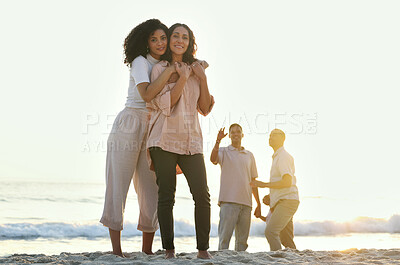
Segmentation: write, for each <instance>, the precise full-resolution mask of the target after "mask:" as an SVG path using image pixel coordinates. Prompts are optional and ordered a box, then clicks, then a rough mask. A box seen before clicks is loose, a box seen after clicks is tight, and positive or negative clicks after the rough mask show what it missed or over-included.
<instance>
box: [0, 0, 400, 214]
mask: <svg viewBox="0 0 400 265" xmlns="http://www.w3.org/2000/svg"><path fill="white" fill-rule="evenodd" d="M150 3H151V5H150ZM399 13H400V2H398V1H378V0H376V1H364V0H363V1H348V0H346V1H261V0H260V1H244V2H243V1H240V2H239V1H238V2H232V1H197V2H191V1H150V2H149V1H55V0H51V1H50V0H49V1H41V0H37V1H27V0H21V1H18V0H16V1H4V0H0V29H1V31H0V32H1V44H0V47H1V49H0V55H1V57H0V58H1V59H0V70H1V73H2V74H1V78H0V87H1V95H2V96H1V98H0V111H1V117H2V118H1V125H2V132H1V138H0V139H1V142H0V144H1V152H0V180H29V179H40V180H45V181H54V182H69V181H75V182H76V181H82V182H100V183H102V182H104V168H105V148H106V141H107V137H108V133H109V131H110V129H111V126H112V123H113V120H114V118H115V115H116V114H117V113H118V112H119V111H120V110H122V109H123V107H124V104H125V100H126V96H127V88H128V80H129V79H128V78H129V69H128V68H127V67H126V66H125V65H124V64H123V49H122V43H123V40H124V38H125V37H126V35H127V34H128V33H129V31H130V30H131V29H132V28H133V27H134V26H136V25H137V24H139V23H141V22H142V21H144V20H146V19H149V18H159V19H160V20H161V21H162V22H164V23H165V24H166V25H167V26H171V25H172V24H173V23H175V22H182V23H186V24H187V25H189V26H190V27H191V28H192V30H193V32H194V34H195V37H196V42H197V44H198V53H197V57H198V58H201V59H205V60H207V62H208V63H209V64H210V67H209V69H207V70H206V73H207V76H208V83H209V88H210V91H211V93H212V94H213V95H214V97H215V101H216V104H215V107H214V109H213V112H212V113H211V114H210V115H209V116H207V117H206V118H204V119H202V124H203V134H204V141H205V144H204V146H205V150H204V153H205V158H206V164H207V170H208V178H209V185H210V188H211V191H216V192H218V185H219V167H217V166H213V165H212V164H211V163H210V162H208V159H209V154H210V152H211V148H212V145H213V143H214V141H215V138H216V134H217V131H218V129H219V128H220V127H223V126H226V127H229V124H230V123H233V122H239V123H240V124H242V125H243V127H244V130H245V138H244V140H243V145H244V146H245V147H246V148H247V149H249V150H250V151H252V152H253V153H254V155H255V157H256V162H257V166H258V171H259V175H260V180H265V181H266V180H267V179H268V178H269V168H270V165H271V156H272V153H273V152H272V149H271V148H270V147H268V132H269V131H271V129H273V128H275V127H279V128H282V129H283V130H285V131H286V133H287V141H286V149H287V150H288V151H289V152H290V153H291V154H292V155H293V157H294V159H295V165H296V175H297V178H298V185H299V189H300V195H301V196H302V197H303V198H305V199H304V200H306V198H307V196H323V197H325V198H340V199H342V202H341V203H340V204H338V206H337V208H327V209H325V210H326V211H327V212H332V211H341V212H342V213H343V214H346V213H348V214H349V215H351V213H354V211H355V210H357V211H356V212H357V215H368V216H377V217H389V216H390V215H391V214H394V213H400V207H399V206H398V201H399V200H400V195H398V194H399V192H398V189H399V187H400V174H399V172H398V170H397V167H398V166H396V165H397V163H398V159H399V158H400V157H399V155H398V153H399V150H400V139H399V135H400V125H399V117H398V115H399V114H400V107H399V103H398V98H399V93H398V91H397V90H399V88H400V79H399V71H400V63H399V62H400V49H399V48H398V47H400V35H399V25H400V16H399V15H398V14H399ZM227 144H229V139H226V140H224V141H223V143H222V145H227ZM335 204H336V203H332V205H335ZM322 208H323V207H321V209H322Z"/></svg>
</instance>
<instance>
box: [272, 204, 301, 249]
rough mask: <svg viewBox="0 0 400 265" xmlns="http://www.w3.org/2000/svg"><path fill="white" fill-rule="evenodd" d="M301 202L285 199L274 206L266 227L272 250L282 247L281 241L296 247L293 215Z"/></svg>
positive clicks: (289, 246) (285, 244)
mask: <svg viewBox="0 0 400 265" xmlns="http://www.w3.org/2000/svg"><path fill="white" fill-rule="evenodd" d="M299 203H300V202H299V201H298V200H286V199H284V200H280V201H278V203H277V204H276V205H275V206H274V211H273V212H272V214H271V218H270V219H269V221H268V223H267V226H266V228H265V237H266V238H267V240H268V243H269V246H270V249H271V251H275V250H279V249H282V246H281V243H282V244H283V245H284V246H285V247H288V248H293V249H296V245H295V243H294V241H293V236H294V235H293V215H294V214H295V213H296V211H297V208H298V207H299ZM281 240H282V241H281Z"/></svg>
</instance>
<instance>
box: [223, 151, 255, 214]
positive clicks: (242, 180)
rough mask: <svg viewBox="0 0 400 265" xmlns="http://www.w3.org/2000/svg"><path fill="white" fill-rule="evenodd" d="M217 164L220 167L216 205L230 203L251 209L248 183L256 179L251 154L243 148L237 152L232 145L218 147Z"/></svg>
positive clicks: (250, 193)
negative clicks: (219, 182)
mask: <svg viewBox="0 0 400 265" xmlns="http://www.w3.org/2000/svg"><path fill="white" fill-rule="evenodd" d="M218 163H219V164H220V166H221V184H220V189H219V199H218V205H220V204H221V202H231V203H238V204H243V205H246V206H249V207H251V205H252V198H251V195H252V189H251V186H250V182H251V180H252V179H255V178H257V177H258V174H257V167H256V160H255V159H254V156H253V153H251V152H250V151H248V150H246V149H244V148H243V149H241V150H239V149H237V148H235V147H233V146H232V145H229V146H228V147H220V148H219V150H218Z"/></svg>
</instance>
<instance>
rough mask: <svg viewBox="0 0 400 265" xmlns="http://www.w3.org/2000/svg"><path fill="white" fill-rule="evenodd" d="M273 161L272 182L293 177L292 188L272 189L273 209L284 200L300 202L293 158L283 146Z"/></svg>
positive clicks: (277, 151) (273, 157) (271, 203)
mask: <svg viewBox="0 0 400 265" xmlns="http://www.w3.org/2000/svg"><path fill="white" fill-rule="evenodd" d="M272 159H273V160H272V166H271V172H270V182H276V181H280V180H282V177H283V176H284V175H286V174H289V175H290V176H292V186H290V187H289V188H284V189H270V199H271V202H270V206H271V208H273V207H274V206H275V205H276V203H277V202H278V201H279V200H282V199H288V200H299V192H298V189H297V186H296V177H295V176H294V159H293V157H292V156H291V155H290V154H289V153H288V152H286V150H285V148H283V146H282V147H281V148H279V149H278V150H276V152H275V153H274V154H273V155H272Z"/></svg>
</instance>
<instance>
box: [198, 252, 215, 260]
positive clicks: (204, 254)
mask: <svg viewBox="0 0 400 265" xmlns="http://www.w3.org/2000/svg"><path fill="white" fill-rule="evenodd" d="M197 257H198V258H199V259H212V256H211V254H210V253H208V251H207V250H199V252H198V253H197Z"/></svg>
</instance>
